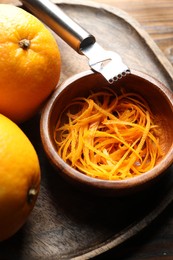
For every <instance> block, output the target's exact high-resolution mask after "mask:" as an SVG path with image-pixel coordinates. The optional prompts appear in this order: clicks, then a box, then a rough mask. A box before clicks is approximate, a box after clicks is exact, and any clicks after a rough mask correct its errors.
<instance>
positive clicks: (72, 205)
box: [0, 1, 173, 260]
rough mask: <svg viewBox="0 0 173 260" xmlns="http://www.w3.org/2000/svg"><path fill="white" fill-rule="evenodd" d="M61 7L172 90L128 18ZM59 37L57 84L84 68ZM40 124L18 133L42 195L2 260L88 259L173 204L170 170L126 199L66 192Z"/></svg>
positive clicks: (162, 65)
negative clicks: (33, 156)
mask: <svg viewBox="0 0 173 260" xmlns="http://www.w3.org/2000/svg"><path fill="white" fill-rule="evenodd" d="M81 2H82V1H81ZM58 3H59V6H60V7H61V8H62V9H63V10H64V11H65V12H66V13H67V14H68V15H69V16H71V17H72V18H74V19H75V20H76V21H77V22H79V23H80V24H81V25H82V26H83V27H84V28H86V29H87V30H88V31H89V32H91V33H93V34H94V35H95V36H96V38H97V42H99V43H100V44H101V45H102V46H103V47H105V48H107V49H110V50H114V51H117V52H119V53H120V55H121V56H122V57H123V59H124V61H125V63H126V64H127V65H128V66H129V67H130V68H136V69H138V70H141V71H143V72H147V73H149V74H151V75H153V76H154V77H156V78H157V79H159V80H161V81H162V82H163V83H164V84H166V85H167V86H168V87H169V88H172V84H173V83H172V82H173V81H172V79H173V69H172V66H171V65H170V63H169V62H168V60H167V59H166V58H165V56H164V55H163V54H162V52H161V51H160V50H159V48H158V47H157V46H156V45H155V43H154V42H153V41H152V40H151V38H150V37H149V36H148V34H147V33H146V32H144V31H143V30H142V29H141V27H140V25H139V24H138V23H137V22H136V21H134V20H133V19H132V18H131V17H129V16H128V15H127V14H126V13H124V12H122V11H121V10H119V9H115V8H112V7H109V6H105V5H98V4H93V3H91V2H90V3H86V2H85V3H79V1H78V2H77V1H75V2H74V1H58ZM56 38H57V41H58V44H59V46H60V51H61V56H62V75H61V81H62V80H65V79H66V78H67V77H69V76H71V75H73V74H76V73H78V72H80V71H83V70H86V69H88V68H89V67H88V63H87V60H86V59H85V57H82V56H80V55H78V54H77V53H75V51H73V50H72V49H71V48H70V47H69V46H68V45H67V44H66V43H64V42H63V41H62V40H61V39H59V38H58V37H56ZM81 87H82V86H81ZM139 87H140V86H139ZM79 91H80V89H79ZM39 120H40V116H39V115H37V116H36V117H34V118H33V119H31V120H30V121H28V122H26V123H25V124H23V125H22V129H23V130H24V131H25V133H26V134H27V136H28V137H29V138H30V140H31V142H32V143H33V145H34V146H35V148H36V151H37V153H38V155H39V159H40V164H41V169H42V182H41V191H40V195H39V197H38V201H37V203H36V206H35V208H34V210H33V212H32V214H31V215H30V217H29V219H28V221H27V223H26V224H25V226H24V227H23V228H22V229H21V230H20V231H19V232H18V233H17V234H16V235H15V236H13V237H12V238H11V239H9V240H7V241H5V242H2V243H1V244H0V258H1V259H13V260H15V259H16V260H18V259H20V260H26V259H51V260H52V259H88V258H92V257H94V256H97V255H99V254H101V253H103V252H105V251H107V250H109V249H111V248H113V247H116V246H118V245H119V244H121V243H123V242H124V241H126V240H127V239H129V238H130V237H132V236H134V235H135V234H137V233H138V232H140V231H141V230H142V229H143V228H145V227H146V226H148V225H149V224H150V223H151V222H152V221H153V220H154V219H155V218H156V217H157V216H158V215H159V214H160V213H161V212H162V211H163V210H164V209H165V208H166V207H167V206H168V205H169V204H170V203H171V202H172V200H173V188H172V185H173V176H172V173H173V167H170V168H169V169H168V170H167V172H166V174H165V176H164V178H163V179H162V180H161V181H160V182H158V183H157V184H156V185H155V186H154V187H152V189H149V190H148V191H147V192H146V193H139V194H136V195H133V196H131V197H130V198H126V197H124V198H101V197H94V196H91V195H88V194H86V193H82V192H81V191H78V190H76V189H75V188H73V187H71V186H70V185H69V184H68V183H66V182H65V181H64V180H62V179H61V178H60V177H59V174H58V172H56V171H55V170H54V169H53V167H52V166H51V165H50V163H49V162H48V159H47V158H46V155H45V153H44V151H43V148H42V145H41V141H40V133H39ZM129 199H130V201H131V203H129Z"/></svg>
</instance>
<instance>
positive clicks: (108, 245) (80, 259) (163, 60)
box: [15, 0, 173, 260]
mask: <svg viewBox="0 0 173 260" xmlns="http://www.w3.org/2000/svg"><path fill="white" fill-rule="evenodd" d="M52 2H53V3H55V4H57V5H74V6H75V5H77V6H84V7H89V8H96V9H99V8H100V9H103V10H104V11H106V12H108V13H111V14H113V15H115V16H118V17H119V18H121V19H122V20H124V21H125V22H126V23H128V24H129V25H130V26H131V27H133V28H134V29H135V30H136V32H137V33H138V34H139V35H140V37H141V38H142V39H143V40H144V41H145V42H146V44H147V45H148V46H149V48H150V49H151V51H152V52H153V54H154V55H155V57H156V59H157V60H158V61H159V63H160V64H161V65H162V67H163V69H164V70H165V71H166V73H167V74H168V75H169V77H170V78H171V79H172V80H173V66H172V64H171V62H170V61H169V60H168V59H167V57H166V56H165V55H164V53H163V52H162V51H161V49H160V48H159V47H158V45H157V44H156V43H155V42H154V40H153V39H152V38H151V36H150V35H149V34H148V33H147V32H146V31H145V30H144V29H143V28H142V26H141V25H140V23H138V21H137V20H136V19H134V18H133V17H132V16H131V15H129V14H128V13H127V12H125V11H123V10H122V9H120V8H117V7H115V6H111V5H107V4H103V3H96V2H93V1H88V0H87V1H85V2H82V1H80V0H52ZM15 5H17V6H22V4H21V3H19V4H18V3H17V4H15ZM172 201H173V189H169V191H168V192H167V195H166V196H164V197H163V199H162V200H161V203H160V204H159V205H156V206H155V207H154V209H153V210H152V211H150V212H149V213H147V214H146V215H145V216H144V217H143V218H141V219H140V220H139V221H138V222H137V223H136V222H133V223H132V224H131V225H130V226H127V227H126V228H125V229H123V230H122V231H121V235H119V236H118V235H117V234H115V235H113V236H112V237H110V238H109V240H108V241H104V242H102V243H100V244H99V246H98V247H96V246H94V247H93V248H92V247H90V248H89V250H88V251H87V252H85V253H84V252H83V253H82V254H80V252H79V253H78V256H75V257H72V258H71V259H72V260H84V259H90V258H93V257H96V256H99V255H101V254H102V253H105V252H108V251H109V250H111V249H113V248H116V247H117V246H119V245H120V244H123V243H124V242H126V241H127V240H129V239H130V238H132V237H134V236H135V235H137V234H138V233H139V232H141V231H142V230H143V229H145V228H146V227H148V226H149V225H150V224H151V223H152V222H153V221H154V220H155V219H156V218H157V217H159V215H160V214H161V213H162V212H163V211H164V210H165V209H166V208H167V207H168V206H169V205H170V204H171V203H172Z"/></svg>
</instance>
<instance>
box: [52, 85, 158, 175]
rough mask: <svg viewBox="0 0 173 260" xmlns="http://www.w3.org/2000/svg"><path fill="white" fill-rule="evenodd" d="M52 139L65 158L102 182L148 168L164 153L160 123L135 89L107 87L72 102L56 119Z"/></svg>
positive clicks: (135, 173)
mask: <svg viewBox="0 0 173 260" xmlns="http://www.w3.org/2000/svg"><path fill="white" fill-rule="evenodd" d="M64 116H65V117H66V122H65V123H64V124H63V125H62V123H61V122H62V117H64ZM54 140H55V142H56V145H57V152H58V154H59V156H60V157H62V159H63V160H64V161H65V162H67V163H68V164H70V165H71V166H72V167H73V168H75V169H77V170H79V171H81V172H83V173H85V174H86V175H88V176H91V177H94V178H99V179H105V180H123V179H126V178H130V177H134V176H136V175H139V174H142V173H144V172H147V171H149V170H151V169H152V168H153V167H154V166H155V165H156V163H157V160H158V159H159V158H161V157H162V156H163V153H162V151H161V147H160V144H159V127H158V125H156V124H155V123H154V116H153V114H152V112H151V110H150V108H149V105H148V104H147V103H146V101H145V100H144V99H143V98H142V97H141V96H140V95H139V94H135V93H125V92H122V93H121V95H119V96H117V95H116V93H115V92H114V91H113V90H112V89H108V88H106V89H105V90H103V91H101V92H97V93H92V94H91V95H90V96H88V97H87V98H84V97H81V98H80V97H79V98H75V99H74V100H72V102H71V103H70V104H69V105H68V106H67V107H65V109H64V111H63V112H62V113H61V115H60V117H59V119H58V122H57V125H56V128H55V131H54Z"/></svg>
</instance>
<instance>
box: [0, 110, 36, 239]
mask: <svg viewBox="0 0 173 260" xmlns="http://www.w3.org/2000/svg"><path fill="white" fill-rule="evenodd" d="M0 158H1V163H0V241H2V240H5V239H7V238H9V237H11V236H12V235H13V234H15V233H16V232H17V231H18V230H19V229H20V228H21V227H22V226H23V224H24V223H25V222H26V220H27V218H28V216H29V214H30V212H31V211H32V209H33V207H34V205H35V202H36V199H37V196H38V192H39V188H40V165H39V160H38V157H37V154H36V151H35V149H34V147H33V145H32V144H31V142H30V141H29V139H28V138H27V136H26V135H25V134H24V132H23V131H22V130H21V129H20V128H19V127H18V126H17V125H16V124H15V123H14V122H13V121H11V120H10V119H8V118H7V117H5V116H4V115H2V114H0Z"/></svg>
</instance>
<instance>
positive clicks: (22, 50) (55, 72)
mask: <svg viewBox="0 0 173 260" xmlns="http://www.w3.org/2000/svg"><path fill="white" fill-rule="evenodd" d="M60 68H61V61H60V52H59V48H58V45H57V42H56V40H55V38H54V36H53V34H52V33H51V32H50V31H49V30H48V29H47V28H46V27H45V25H44V24H43V23H41V22H40V21H39V20H38V19H37V18H36V17H34V16H33V15H31V14H30V13H28V12H26V11H24V10H23V9H21V8H19V7H16V6H12V5H9V4H0V113H2V114H4V115H5V116H7V117H9V118H10V119H12V120H13V121H15V122H16V123H20V122H22V121H25V120H27V119H29V118H30V117H32V116H33V115H34V114H35V113H36V112H37V111H38V110H39V108H40V107H41V106H42V104H43V102H44V101H45V100H46V99H47V97H48V96H49V95H50V93H51V92H52V91H53V90H54V88H55V87H56V85H57V83H58V81H59V77H60Z"/></svg>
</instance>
